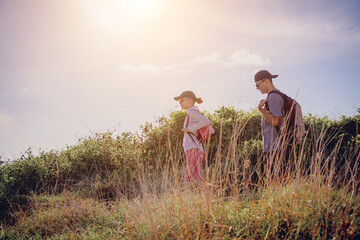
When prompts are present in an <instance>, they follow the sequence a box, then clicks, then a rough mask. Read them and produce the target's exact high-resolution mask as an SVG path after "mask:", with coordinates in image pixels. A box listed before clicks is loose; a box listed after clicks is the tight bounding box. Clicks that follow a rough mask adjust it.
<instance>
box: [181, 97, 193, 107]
mask: <svg viewBox="0 0 360 240" xmlns="http://www.w3.org/2000/svg"><path fill="white" fill-rule="evenodd" d="M179 103H180V106H181V109H184V110H188V109H189V108H191V107H192V106H194V100H192V99H191V98H181V99H180V100H179Z"/></svg>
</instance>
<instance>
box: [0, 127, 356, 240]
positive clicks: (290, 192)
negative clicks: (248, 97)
mask: <svg viewBox="0 0 360 240" xmlns="http://www.w3.org/2000/svg"><path fill="white" fill-rule="evenodd" d="M246 123H247V122H245V123H242V124H236V125H235V126H234V131H233V132H232V136H231V141H230V144H229V145H228V146H227V147H226V148H221V147H220V146H221V143H222V137H223V134H222V132H221V130H220V134H218V135H217V137H218V138H219V139H218V142H219V145H218V147H217V149H216V152H215V154H210V152H209V151H210V148H209V144H207V145H206V146H205V149H206V150H205V155H206V158H205V161H204V163H203V166H204V168H203V173H204V181H202V182H195V183H187V182H186V181H185V176H184V175H185V162H186V161H185V156H184V153H183V151H182V148H181V143H178V145H176V146H172V145H171V141H170V136H168V145H167V155H166V156H167V157H166V159H165V164H164V159H160V158H158V159H154V161H158V163H157V164H156V167H155V169H152V170H151V171H150V170H149V169H147V168H145V167H144V166H145V165H146V163H144V161H145V160H144V159H143V158H142V157H141V155H139V156H138V158H137V167H136V169H135V172H134V173H133V175H134V179H136V184H134V186H138V187H136V188H135V187H134V189H133V190H132V191H131V198H130V197H129V196H127V195H126V192H124V191H123V190H122V189H123V187H122V183H121V181H117V180H116V177H115V178H111V179H112V180H109V179H110V178H109V179H98V181H92V182H91V181H90V182H87V183H83V184H84V185H87V186H89V185H90V187H88V188H90V189H92V188H93V189H98V185H99V184H102V185H104V184H105V185H106V184H107V185H108V186H109V187H110V188H113V189H112V192H113V193H115V194H114V196H112V200H111V201H109V200H108V201H106V200H99V199H98V198H96V196H89V195H86V194H82V193H81V191H79V190H72V191H71V192H68V191H67V192H64V193H62V194H53V195H50V196H48V195H40V196H37V195H34V196H33V197H32V201H31V204H32V207H31V208H30V209H29V210H26V211H18V212H16V214H15V215H16V216H15V217H16V218H17V223H16V224H15V225H14V226H5V225H2V227H1V230H0V236H1V237H2V238H4V239H12V238H14V239H15V238H20V239H21V238H22V239H27V238H38V239H41V238H52V239H85V238H86V239H100V238H101V239H104V238H108V239H355V238H358V237H360V209H359V208H360V195H359V192H358V191H359V148H358V146H356V147H355V148H351V149H349V150H347V151H344V152H343V151H340V144H341V142H338V143H337V145H336V146H335V147H334V148H333V149H329V148H328V147H327V145H328V143H329V142H330V141H331V136H335V135H336V133H332V134H329V133H328V132H327V131H328V129H327V128H326V127H323V128H322V129H317V128H314V127H312V126H310V127H309V129H308V130H307V137H306V140H304V141H303V142H301V143H300V144H299V145H297V146H296V147H295V148H293V149H292V151H291V152H290V153H287V152H286V151H287V148H286V146H287V145H288V144H289V142H287V141H289V140H288V139H286V138H285V139H283V140H282V141H281V144H280V145H279V149H280V150H279V151H277V152H276V153H273V154H269V155H268V156H266V157H265V156H264V155H263V154H261V153H259V158H258V161H257V162H256V163H255V164H254V163H252V162H251V160H250V153H248V151H247V149H246V147H248V146H245V145H242V139H241V136H242V133H243V132H244V131H246ZM169 132H170V131H169ZM326 136H330V137H326ZM239 143H240V144H239ZM287 155H289V156H290V158H289V159H288V161H286V156H287ZM210 156H213V159H210ZM210 160H211V161H210ZM120 179H121V178H120ZM117 188H119V189H118V191H117ZM97 194H98V195H102V194H103V193H101V192H98V193H97ZM95 195H96V194H95ZM100 198H102V197H100Z"/></svg>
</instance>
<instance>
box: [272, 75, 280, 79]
mask: <svg viewBox="0 0 360 240" xmlns="http://www.w3.org/2000/svg"><path fill="white" fill-rule="evenodd" d="M278 76H279V75H271V77H272V78H277V77H278Z"/></svg>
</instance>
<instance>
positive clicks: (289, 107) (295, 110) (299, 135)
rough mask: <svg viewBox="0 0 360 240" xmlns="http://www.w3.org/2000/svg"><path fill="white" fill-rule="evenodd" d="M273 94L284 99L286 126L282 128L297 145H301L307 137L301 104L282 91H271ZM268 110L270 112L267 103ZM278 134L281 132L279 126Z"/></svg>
mask: <svg viewBox="0 0 360 240" xmlns="http://www.w3.org/2000/svg"><path fill="white" fill-rule="evenodd" d="M271 93H277V94H279V95H280V96H281V97H282V98H283V99H284V116H283V120H285V123H286V125H284V126H283V127H282V130H283V132H285V133H286V134H289V135H290V137H291V138H292V137H294V140H295V143H299V142H300V141H301V140H302V139H303V137H304V135H305V123H304V120H303V115H302V110H301V106H300V104H299V103H298V102H297V101H296V100H295V99H292V98H291V97H289V96H287V95H286V94H284V93H282V92H280V91H276V90H274V91H271V92H269V94H268V96H267V97H269V95H270V94H271ZM266 109H267V110H268V111H269V105H268V103H266ZM277 130H278V132H280V128H279V126H278V127H277Z"/></svg>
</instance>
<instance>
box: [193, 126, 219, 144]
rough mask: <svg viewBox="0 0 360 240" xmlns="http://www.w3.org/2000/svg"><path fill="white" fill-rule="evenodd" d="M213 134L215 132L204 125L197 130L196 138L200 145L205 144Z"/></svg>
mask: <svg viewBox="0 0 360 240" xmlns="http://www.w3.org/2000/svg"><path fill="white" fill-rule="evenodd" d="M214 132H215V130H214V129H213V127H212V126H211V125H210V124H209V125H206V126H205V127H202V128H199V129H198V134H197V136H196V138H197V139H198V140H199V142H201V143H207V142H209V141H210V136H211V134H214Z"/></svg>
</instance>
